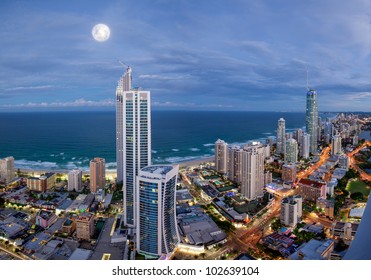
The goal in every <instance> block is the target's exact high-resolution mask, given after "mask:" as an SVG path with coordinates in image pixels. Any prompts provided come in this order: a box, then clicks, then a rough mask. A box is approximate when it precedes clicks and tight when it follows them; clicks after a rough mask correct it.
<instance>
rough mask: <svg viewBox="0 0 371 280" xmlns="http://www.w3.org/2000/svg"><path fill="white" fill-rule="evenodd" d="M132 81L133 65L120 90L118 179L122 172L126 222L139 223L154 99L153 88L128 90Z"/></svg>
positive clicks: (149, 153)
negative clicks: (138, 197) (139, 196)
mask: <svg viewBox="0 0 371 280" xmlns="http://www.w3.org/2000/svg"><path fill="white" fill-rule="evenodd" d="M129 81H131V68H130V67H129V68H128V69H127V71H126V73H125V74H124V76H123V77H122V78H121V79H120V81H119V83H118V86H117V90H116V104H117V105H116V110H117V115H116V118H117V120H116V125H117V142H118V144H117V148H118V152H117V154H118V155H117V158H118V174H120V175H118V179H119V177H121V176H122V182H123V192H124V194H123V200H124V205H123V207H124V224H125V225H128V226H131V227H135V221H136V219H135V213H136V209H135V206H136V205H137V203H136V201H135V198H136V192H137V189H136V187H135V186H136V182H135V180H136V176H137V175H138V173H139V170H140V169H141V168H143V167H145V166H148V165H150V164H151V99H150V92H149V91H143V90H140V89H138V88H134V89H133V88H132V89H130V90H127V88H128V87H130V86H131V83H130V82H129ZM121 140H122V144H121ZM121 146H122V151H121ZM121 158H122V164H121V162H120V161H121ZM119 169H120V170H119ZM118 181H119V180H118Z"/></svg>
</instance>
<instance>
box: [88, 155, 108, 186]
mask: <svg viewBox="0 0 371 280" xmlns="http://www.w3.org/2000/svg"><path fill="white" fill-rule="evenodd" d="M105 185H106V161H105V159H104V158H94V159H92V160H91V161H90V192H92V193H96V192H97V190H98V189H102V188H104V186H105Z"/></svg>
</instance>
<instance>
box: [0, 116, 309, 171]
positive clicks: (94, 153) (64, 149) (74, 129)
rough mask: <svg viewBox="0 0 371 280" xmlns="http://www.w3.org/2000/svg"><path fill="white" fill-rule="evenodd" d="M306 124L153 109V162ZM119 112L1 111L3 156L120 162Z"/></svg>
mask: <svg viewBox="0 0 371 280" xmlns="http://www.w3.org/2000/svg"><path fill="white" fill-rule="evenodd" d="M281 117H283V118H284V119H285V120H286V128H287V132H292V131H294V130H295V129H297V128H302V127H303V126H304V125H305V114H304V113H278V112H202V111H152V162H153V163H154V164H156V163H175V162H181V161H185V160H192V159H196V158H199V157H204V156H211V155H213V152H214V142H215V141H216V140H217V139H218V138H220V139H223V140H225V141H226V142H228V143H229V144H239V143H246V142H248V141H249V140H261V141H263V140H264V139H266V138H267V137H269V136H275V134H276V128H277V121H278V119H279V118H281ZM115 147H116V144H115V112H113V111H112V112H37V113H34V112H33V113H0V157H5V156H14V158H15V160H16V168H21V169H22V168H23V169H51V170H53V169H55V170H56V169H73V168H82V169H84V170H87V169H88V167H89V161H90V159H92V158H93V157H103V158H105V159H106V163H107V164H106V166H107V168H108V169H112V170H114V169H115V167H116V163H115V156H116V155H115Z"/></svg>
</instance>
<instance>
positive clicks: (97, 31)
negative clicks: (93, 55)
mask: <svg viewBox="0 0 371 280" xmlns="http://www.w3.org/2000/svg"><path fill="white" fill-rule="evenodd" d="M110 34H111V31H110V30H109V27H108V26H107V25H105V24H103V23H99V24H97V25H95V26H94V27H93V29H92V31H91V35H93V38H94V39H95V40H97V41H98V42H104V41H107V40H108V38H109V36H110Z"/></svg>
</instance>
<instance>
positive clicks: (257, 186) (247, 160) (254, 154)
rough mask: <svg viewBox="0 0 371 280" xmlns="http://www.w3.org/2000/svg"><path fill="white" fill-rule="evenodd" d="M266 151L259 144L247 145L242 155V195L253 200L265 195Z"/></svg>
mask: <svg viewBox="0 0 371 280" xmlns="http://www.w3.org/2000/svg"><path fill="white" fill-rule="evenodd" d="M264 150H265V147H264V146H263V145H262V144H260V143H259V142H253V143H251V144H249V145H245V146H244V148H243V153H242V181H241V193H242V194H243V195H244V196H245V197H246V198H247V199H248V200H252V199H255V198H256V197H258V196H261V195H262V194H263V188H264Z"/></svg>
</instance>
